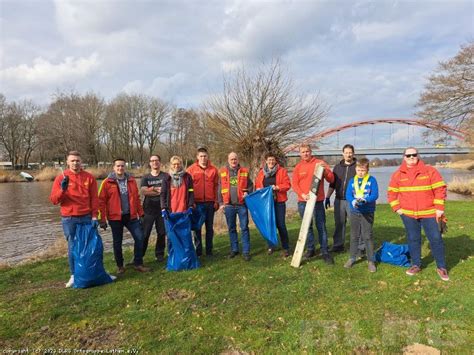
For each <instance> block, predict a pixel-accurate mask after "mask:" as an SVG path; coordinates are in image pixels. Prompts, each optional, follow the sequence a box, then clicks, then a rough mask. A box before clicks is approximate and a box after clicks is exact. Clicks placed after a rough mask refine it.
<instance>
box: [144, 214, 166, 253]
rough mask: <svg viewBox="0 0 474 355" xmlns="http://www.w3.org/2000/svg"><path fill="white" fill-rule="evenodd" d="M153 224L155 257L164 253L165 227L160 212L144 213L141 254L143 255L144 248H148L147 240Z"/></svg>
mask: <svg viewBox="0 0 474 355" xmlns="http://www.w3.org/2000/svg"><path fill="white" fill-rule="evenodd" d="M153 226H155V230H156V244H155V257H157V258H158V257H160V256H164V255H165V247H166V229H165V223H164V221H163V217H161V214H159V215H154V214H146V213H145V216H144V217H143V256H145V253H146V250H147V248H148V241H149V239H150V235H151V231H152V230H153Z"/></svg>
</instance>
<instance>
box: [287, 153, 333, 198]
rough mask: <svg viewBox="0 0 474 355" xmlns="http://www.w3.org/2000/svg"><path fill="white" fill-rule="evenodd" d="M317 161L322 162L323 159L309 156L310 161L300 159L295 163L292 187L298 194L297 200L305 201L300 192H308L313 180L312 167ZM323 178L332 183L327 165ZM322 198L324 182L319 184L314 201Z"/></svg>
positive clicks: (331, 174)
mask: <svg viewBox="0 0 474 355" xmlns="http://www.w3.org/2000/svg"><path fill="white" fill-rule="evenodd" d="M318 163H324V164H326V162H324V161H323V160H319V159H316V158H314V157H313V158H311V160H310V161H308V162H307V161H304V160H301V161H300V162H299V163H298V164H296V166H295V169H294V170H293V179H292V184H291V185H292V187H293V190H295V192H296V193H297V194H298V201H305V200H304V199H303V197H302V196H301V194H308V193H309V189H310V188H311V183H312V182H313V174H314V167H315V166H316V164H318ZM324 179H326V181H327V182H329V183H332V182H333V181H334V174H333V172H332V171H331V169H330V168H329V167H328V166H327V164H326V168H325V169H324ZM323 200H324V183H321V184H319V189H318V195H317V196H316V201H323Z"/></svg>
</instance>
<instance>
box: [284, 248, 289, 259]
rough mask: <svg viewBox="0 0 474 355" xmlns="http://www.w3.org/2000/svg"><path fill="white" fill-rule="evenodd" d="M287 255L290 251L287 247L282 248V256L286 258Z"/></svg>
mask: <svg viewBox="0 0 474 355" xmlns="http://www.w3.org/2000/svg"><path fill="white" fill-rule="evenodd" d="M289 256H290V251H289V250H287V249H285V250H283V257H284V258H287V257H289Z"/></svg>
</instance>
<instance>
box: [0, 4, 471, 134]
mask: <svg viewBox="0 0 474 355" xmlns="http://www.w3.org/2000/svg"><path fill="white" fill-rule="evenodd" d="M473 38H474V0H465V1H464V0H426V1H425V0H418V1H414V0H413V1H389V0H377V1H365V0H363V1H356V0H354V1H350V0H332V1H322V0H317V1H315V0H313V1H303V0H296V1H290V0H285V1H276V0H267V1H256V0H248V1H227V0H219V1H209V0H200V1H198V0H187V1H185V0H166V1H161V0H155V1H144V0H135V1H129V0H117V1H112V0H93V1H86V0H81V1H70V0H55V1H51V0H13V1H11V0H0V92H1V93H3V94H4V95H5V96H6V98H7V100H9V101H16V100H22V99H31V100H33V101H35V102H37V103H40V104H43V105H47V104H48V103H49V102H50V101H51V99H52V97H53V95H54V94H55V93H56V92H58V91H63V90H66V91H68V90H69V91H70V90H74V91H76V92H79V93H85V92H90V91H93V92H96V93H98V94H100V95H101V96H103V97H105V98H106V99H107V100H110V99H112V98H113V97H115V96H116V95H117V94H119V93H121V92H127V93H131V94H132V93H143V94H147V95H152V96H158V97H160V98H162V99H165V100H169V101H171V102H173V103H174V104H175V105H177V106H178V107H185V108H191V107H199V106H200V105H201V104H202V102H203V101H204V100H206V98H207V97H209V96H210V95H214V94H216V93H220V92H222V82H223V77H224V76H225V75H229V73H230V72H231V71H232V70H234V69H235V68H238V67H241V66H246V67H247V68H256V67H258V66H259V65H262V63H269V62H271V61H272V59H274V58H280V60H281V62H282V63H283V65H284V67H285V69H286V70H287V72H288V75H289V76H290V77H291V78H292V79H293V80H294V83H295V86H296V88H297V90H298V91H299V92H301V94H302V95H311V94H317V93H319V95H320V97H321V98H322V99H323V100H324V101H325V102H326V103H327V104H329V105H330V106H331V110H330V112H329V115H328V119H327V122H326V126H328V127H332V126H336V125H339V124H344V123H348V122H351V121H359V120H366V119H375V118H395V117H400V118H404V117H413V116H414V113H415V112H416V108H415V107H414V105H415V104H416V102H417V100H418V97H419V95H420V93H421V91H422V89H423V87H424V85H425V84H426V82H427V77H428V76H429V75H430V74H431V73H432V72H433V71H434V70H435V69H436V67H437V65H438V63H439V62H440V61H443V60H447V59H449V58H451V57H453V56H454V55H456V53H457V52H458V51H459V49H460V46H461V45H463V44H466V43H467V42H469V41H471V40H473ZM400 127H401V128H397V129H395V131H394V132H391V134H393V135H394V136H395V135H397V134H398V135H401V136H402V137H403V136H404V133H403V132H405V131H406V128H403V127H402V126H400Z"/></svg>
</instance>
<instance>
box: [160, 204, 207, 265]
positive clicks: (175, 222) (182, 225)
mask: <svg viewBox="0 0 474 355" xmlns="http://www.w3.org/2000/svg"><path fill="white" fill-rule="evenodd" d="M190 214H191V213H190V212H178V213H170V214H168V215H167V216H166V217H165V226H166V233H167V235H168V241H169V243H168V263H167V265H166V268H167V270H168V271H180V270H191V269H196V268H198V267H199V266H200V265H199V260H198V257H197V255H196V250H195V249H194V244H193V238H192V235H191V218H190Z"/></svg>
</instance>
